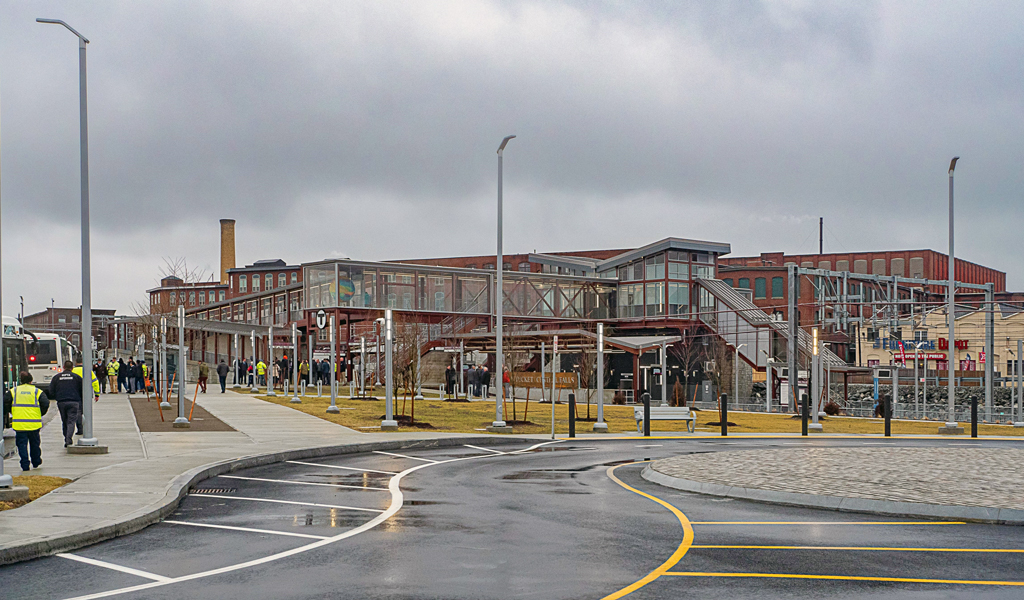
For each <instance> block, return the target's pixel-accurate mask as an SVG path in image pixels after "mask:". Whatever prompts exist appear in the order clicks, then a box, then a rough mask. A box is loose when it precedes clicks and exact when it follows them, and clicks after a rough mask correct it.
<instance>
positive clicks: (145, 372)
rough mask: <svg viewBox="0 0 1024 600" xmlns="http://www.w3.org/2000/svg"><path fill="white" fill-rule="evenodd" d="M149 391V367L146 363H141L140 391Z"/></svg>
mask: <svg viewBox="0 0 1024 600" xmlns="http://www.w3.org/2000/svg"><path fill="white" fill-rule="evenodd" d="M148 389H149V365H147V364H146V361H142V391H143V392H145V391H146V390H148Z"/></svg>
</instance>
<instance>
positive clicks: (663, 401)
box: [661, 342, 738, 406]
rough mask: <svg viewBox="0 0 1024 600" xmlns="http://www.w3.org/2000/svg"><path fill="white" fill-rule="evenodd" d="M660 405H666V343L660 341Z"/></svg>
mask: <svg viewBox="0 0 1024 600" xmlns="http://www.w3.org/2000/svg"><path fill="white" fill-rule="evenodd" d="M737 358H738V356H737ZM733 370H736V369H735V367H734V368H733ZM737 385H738V384H737ZM661 405H662V406H668V345H667V344H665V343H664V342H662V343H661Z"/></svg>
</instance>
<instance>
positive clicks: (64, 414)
mask: <svg viewBox="0 0 1024 600" xmlns="http://www.w3.org/2000/svg"><path fill="white" fill-rule="evenodd" d="M74 367H75V363H73V362H71V361H70V360H68V361H65V362H64V370H63V371H61V372H60V373H58V374H57V375H54V376H53V379H51V380H50V387H49V390H48V391H49V396H50V398H53V400H54V401H55V402H56V403H57V410H58V411H60V422H61V426H62V427H63V429H64V447H65V448H67V447H68V446H70V445H71V442H72V441H73V438H72V436H73V435H74V434H75V425H76V424H77V422H78V415H79V414H80V413H81V412H82V377H81V375H78V374H76V373H74V372H72V369H74Z"/></svg>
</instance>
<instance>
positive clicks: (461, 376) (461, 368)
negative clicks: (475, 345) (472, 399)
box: [455, 342, 469, 400]
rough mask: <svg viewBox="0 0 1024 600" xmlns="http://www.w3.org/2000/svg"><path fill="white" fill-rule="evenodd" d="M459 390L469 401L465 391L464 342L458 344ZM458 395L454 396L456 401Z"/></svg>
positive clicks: (467, 393)
mask: <svg viewBox="0 0 1024 600" xmlns="http://www.w3.org/2000/svg"><path fill="white" fill-rule="evenodd" d="M459 390H460V391H461V392H462V393H464V394H466V400H469V392H468V391H467V390H466V342H459ZM458 398H459V395H458V394H456V395H455V399H456V400H457V399H458Z"/></svg>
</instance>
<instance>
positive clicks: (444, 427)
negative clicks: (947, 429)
mask: <svg viewBox="0 0 1024 600" xmlns="http://www.w3.org/2000/svg"><path fill="white" fill-rule="evenodd" d="M346 391H347V390H346ZM378 394H379V395H381V396H383V393H382V392H378ZM424 394H425V395H426V398H425V399H424V400H420V401H419V402H417V403H416V407H415V422H416V423H418V424H420V427H410V426H408V425H405V424H404V423H403V424H402V426H401V427H400V428H399V430H400V431H452V432H460V433H477V432H480V431H482V430H484V428H486V427H487V426H488V425H490V424H491V422H492V421H493V420H494V402H493V401H492V402H443V401H441V400H440V399H438V397H437V393H436V392H434V393H433V394H432V395H431V394H429V393H428V392H427V390H424ZM257 397H258V398H260V399H261V400H265V401H267V402H273V403H275V404H280V405H282V406H287V407H289V408H293V409H295V410H301V411H302V412H305V413H308V414H310V415H313V416H315V417H318V418H321V419H325V420H328V421H331V422H332V423H337V424H339V425H344V426H345V427H351V428H352V429H356V430H363V431H368V430H370V429H372V428H376V427H379V426H380V421H381V418H382V417H383V415H384V400H383V399H381V400H350V399H349V398H347V397H339V398H338V401H337V404H338V407H339V408H340V409H341V413H339V414H335V415H331V414H327V412H326V409H327V407H328V406H329V405H330V403H331V400H330V397H329V396H326V395H325V396H324V397H322V398H317V397H316V396H309V395H307V396H304V397H303V399H302V404H291V403H290V402H289V398H288V397H284V396H274V397H267V396H263V395H260V396H257ZM412 412H413V407H412V401H411V400H404V401H403V399H402V398H401V397H399V398H398V399H397V400H396V402H395V415H403V414H404V415H410V414H412ZM524 413H525V417H526V419H525V420H527V421H528V422H527V423H515V424H513V431H514V432H515V433H523V434H531V433H534V434H542V433H550V432H551V405H550V404H539V403H538V402H537V401H536V400H533V401H531V402H530V403H529V408H528V409H527V407H526V404H525V403H524V402H523V401H522V400H517V401H516V410H515V418H516V419H517V420H519V421H522V420H524ZM577 415H578V418H585V417H586V415H587V406H586V405H580V406H578V407H577ZM604 415H605V422H607V423H608V430H609V432H610V433H630V432H636V421H634V420H633V407H632V406H614V405H611V406H608V405H606V406H605V408H604ZM590 416H591V418H592V419H593V418H594V417H596V416H597V406H596V405H591V406H590ZM504 417H505V420H506V421H509V420H511V419H512V418H513V411H512V403H511V402H510V401H506V402H505V412H504ZM717 421H718V412H716V411H710V412H709V411H701V412H698V413H697V431H698V432H700V431H706V432H718V431H719V427H717V426H715V427H711V426H709V425H708V423H712V422H717ZM729 422H731V423H735V424H736V425H735V426H734V427H730V428H729V431H730V432H734V433H799V432H800V419H796V418H793V416H792V415H791V414H774V413H773V414H764V413H742V412H730V413H729ZM822 423H823V425H824V428H825V433H826V434H828V433H877V434H881V433H882V432H883V428H884V425H883V421H882V419H862V418H854V417H828V418H825V419H823V420H822ZM427 424H429V427H427ZM939 425H940V423H939V422H937V421H893V422H892V433H893V434H894V435H900V434H927V435H936V434H938V427H939ZM965 428H966V430H967V432H968V433H970V423H967V424H966V426H965ZM685 429H686V426H685V424H684V423H683V422H681V421H655V422H653V423H652V424H651V430H652V431H657V432H663V431H677V432H682V431H685ZM590 430H591V424H590V423H588V422H586V421H577V423H576V431H577V432H580V433H586V432H589V431H590ZM568 432H569V405H568V404H556V405H555V433H561V434H566V433H568ZM978 434H979V435H1024V429H1014V428H1013V427H1011V426H1008V425H979V426H978Z"/></svg>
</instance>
